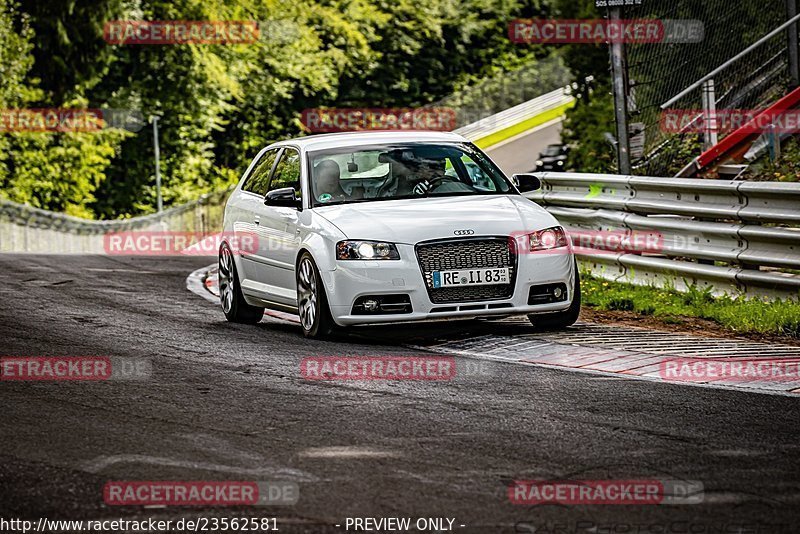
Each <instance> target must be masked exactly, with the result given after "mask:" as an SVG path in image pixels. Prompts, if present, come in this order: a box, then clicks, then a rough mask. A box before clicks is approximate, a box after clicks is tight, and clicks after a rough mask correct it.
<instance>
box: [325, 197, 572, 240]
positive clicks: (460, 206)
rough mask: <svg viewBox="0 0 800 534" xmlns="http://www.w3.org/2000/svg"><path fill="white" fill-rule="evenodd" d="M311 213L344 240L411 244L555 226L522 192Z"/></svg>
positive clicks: (379, 203)
mask: <svg viewBox="0 0 800 534" xmlns="http://www.w3.org/2000/svg"><path fill="white" fill-rule="evenodd" d="M314 211H315V212H317V213H318V214H319V215H321V216H322V217H324V218H325V219H327V220H328V221H330V222H331V223H332V224H334V225H335V226H336V227H338V228H339V229H340V230H341V231H342V232H343V233H344V234H345V235H346V236H347V238H348V239H372V240H380V241H388V242H391V243H402V244H409V245H411V244H415V243H418V242H420V241H427V240H429V239H445V238H453V237H457V235H456V234H455V232H456V231H457V230H472V231H473V232H474V233H472V234H468V235H470V236H489V235H503V236H505V235H515V234H517V233H522V232H525V231H528V230H530V231H533V230H541V229H542V228H547V227H549V226H554V225H556V224H558V223H557V222H556V220H555V218H554V217H553V216H552V215H550V214H549V213H548V212H546V211H545V210H544V209H543V208H541V207H540V206H538V205H536V204H534V203H533V202H531V201H530V200H528V199H526V198H524V197H523V196H521V195H480V196H452V197H442V198H412V199H404V200H380V201H375V202H363V203H353V204H339V205H336V206H322V207H317V208H314Z"/></svg>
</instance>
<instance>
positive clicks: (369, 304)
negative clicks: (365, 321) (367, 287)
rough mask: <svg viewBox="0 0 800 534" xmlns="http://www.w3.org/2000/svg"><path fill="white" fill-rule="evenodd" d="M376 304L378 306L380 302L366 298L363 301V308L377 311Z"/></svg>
mask: <svg viewBox="0 0 800 534" xmlns="http://www.w3.org/2000/svg"><path fill="white" fill-rule="evenodd" d="M378 306H380V303H379V302H378V301H377V300H375V299H367V300H365V301H364V310H366V311H368V312H374V311H378Z"/></svg>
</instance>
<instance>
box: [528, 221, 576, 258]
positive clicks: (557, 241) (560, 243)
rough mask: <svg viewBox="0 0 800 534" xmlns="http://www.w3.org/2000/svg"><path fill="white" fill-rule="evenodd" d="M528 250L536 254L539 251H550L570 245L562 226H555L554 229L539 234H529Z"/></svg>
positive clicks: (540, 231) (547, 229)
mask: <svg viewBox="0 0 800 534" xmlns="http://www.w3.org/2000/svg"><path fill="white" fill-rule="evenodd" d="M528 242H529V245H528V250H529V251H530V252H535V251H537V250H550V249H553V248H561V247H566V246H568V244H569V239H567V234H566V233H565V232H564V229H563V228H561V227H560V226H553V227H552V228H545V229H544V230H539V231H538V232H533V233H532V234H528Z"/></svg>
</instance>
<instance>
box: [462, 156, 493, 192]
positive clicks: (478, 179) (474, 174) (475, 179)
mask: <svg viewBox="0 0 800 534" xmlns="http://www.w3.org/2000/svg"><path fill="white" fill-rule="evenodd" d="M461 163H463V164H464V168H465V169H466V171H467V174H468V175H469V179H470V181H471V182H472V185H473V186H474V187H476V188H478V189H483V190H484V191H497V187H496V186H495V185H494V182H493V181H492V179H491V178H489V177H488V176H486V174H485V173H484V172H483V171H482V170H481V168H480V167H479V166H478V164H477V163H475V162H474V161H473V160H472V158H470V157H469V156H468V155H466V154H464V155H463V156H461Z"/></svg>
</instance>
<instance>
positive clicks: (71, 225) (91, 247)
mask: <svg viewBox="0 0 800 534" xmlns="http://www.w3.org/2000/svg"><path fill="white" fill-rule="evenodd" d="M231 190H232V188H231V189H227V190H225V191H218V192H215V193H209V194H207V195H202V196H201V197H200V198H199V199H197V200H195V201H193V202H189V203H187V204H182V205H180V206H176V207H174V208H170V209H167V210H164V211H162V212H161V213H154V214H151V215H143V216H141V217H133V218H131V219H120V220H113V221H90V220H87V219H80V218H78V217H71V216H69V215H64V214H61V213H54V212H52V211H46V210H42V209H38V208H33V207H31V206H26V205H24V204H17V203H16V202H11V201H8V200H3V199H0V252H30V253H42V254H104V253H105V250H104V240H103V239H104V236H105V235H106V234H107V233H110V232H128V231H134V230H136V231H170V232H194V233H197V235H209V234H212V233H215V232H218V231H219V230H220V229H221V228H222V215H223V210H224V208H225V200H226V199H227V197H228V195H229V194H230V192H231Z"/></svg>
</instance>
